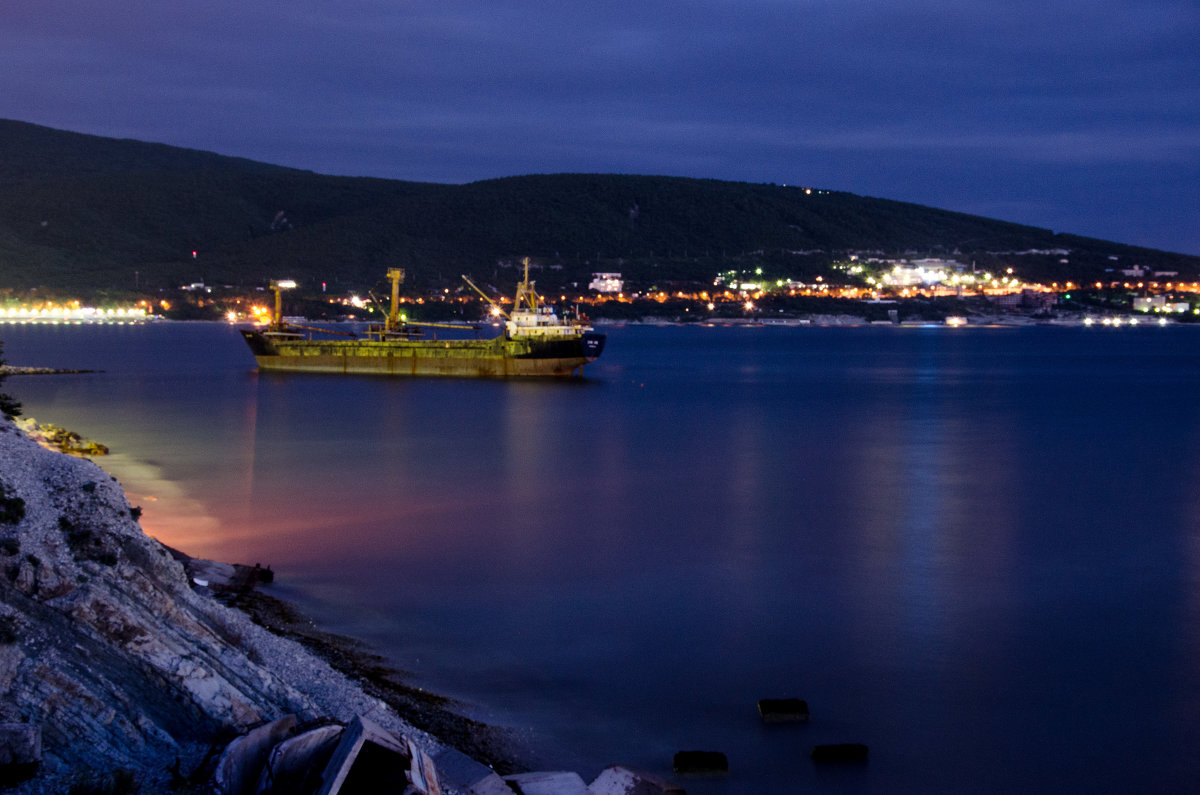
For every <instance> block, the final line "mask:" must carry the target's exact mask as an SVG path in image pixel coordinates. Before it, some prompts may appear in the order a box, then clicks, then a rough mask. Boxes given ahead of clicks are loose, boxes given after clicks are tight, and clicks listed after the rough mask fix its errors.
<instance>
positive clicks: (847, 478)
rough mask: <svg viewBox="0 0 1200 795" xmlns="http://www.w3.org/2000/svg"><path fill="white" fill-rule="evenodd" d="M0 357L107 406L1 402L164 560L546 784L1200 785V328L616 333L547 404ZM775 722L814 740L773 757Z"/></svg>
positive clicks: (229, 369)
mask: <svg viewBox="0 0 1200 795" xmlns="http://www.w3.org/2000/svg"><path fill="white" fill-rule="evenodd" d="M0 340H3V343H4V355H5V357H6V358H7V359H8V361H9V363H11V364H20V365H46V366H54V367H88V368H97V369H102V370H103V371H104V372H103V373H97V374H92V375H62V376H20V377H12V378H9V379H8V381H7V382H6V383H5V387H4V389H5V391H7V392H9V393H11V394H12V395H13V396H14V397H16V398H17V399H19V400H20V401H22V403H23V404H24V407H25V413H26V414H27V415H30V416H33V417H35V418H37V419H39V420H42V421H47V422H53V423H55V424H59V425H65V426H67V427H69V428H72V429H74V430H78V431H80V432H81V433H83V434H84V435H85V436H88V437H90V438H94V439H96V440H98V441H101V442H104V443H106V444H108V445H110V446H111V447H112V449H113V455H111V456H109V457H108V458H107V459H101V460H100V463H101V464H102V465H103V466H105V468H106V469H108V470H109V471H110V472H111V473H112V474H114V475H115V476H117V477H118V479H120V480H121V481H122V483H124V485H125V486H126V489H127V491H128V492H129V493H130V499H131V501H132V502H133V503H134V504H135V505H136V504H140V505H141V506H142V507H143V508H144V514H143V519H142V524H143V526H144V527H145V528H146V529H147V531H148V532H149V533H151V534H152V535H154V536H156V537H158V538H160V539H161V540H162V541H164V542H166V543H168V544H171V545H174V546H178V547H180V548H182V549H184V550H185V551H187V552H189V553H191V554H194V555H199V556H204V557H211V558H217V559H221V560H228V561H236V562H246V563H254V562H261V563H262V564H264V565H267V564H270V565H271V566H272V568H274V569H275V570H276V572H277V573H278V581H277V585H276V586H273V587H274V588H275V590H276V591H277V592H279V593H280V594H281V595H283V596H285V597H287V598H292V599H295V600H297V601H299V602H300V603H301V604H302V605H303V606H304V607H305V608H306V609H307V610H309V611H310V612H311V613H312V614H313V615H315V616H316V617H317V618H318V619H319V621H321V622H322V623H324V624H326V625H327V626H328V627H329V628H330V629H332V630H334V631H337V632H341V633H346V634H350V635H354V636H357V637H360V638H362V639H364V640H366V641H367V642H368V643H369V644H371V645H372V646H373V647H374V648H376V649H377V650H379V651H380V652H381V653H383V654H385V655H386V656H387V657H388V658H390V660H391V661H392V662H393V663H394V664H395V665H396V666H397V667H399V668H402V669H404V670H407V671H410V672H412V675H413V677H414V679H415V680H416V681H417V682H419V683H421V684H424V685H426V686H428V687H430V688H432V689H435V690H439V691H442V692H446V693H449V694H453V695H456V696H459V697H461V698H463V699H464V700H465V701H466V702H467V703H468V704H469V705H470V706H469V709H470V710H471V711H472V714H474V715H476V716H478V717H482V718H484V719H486V720H490V721H493V722H496V723H499V724H502V725H506V726H510V727H513V728H515V729H516V730H517V732H518V735H519V736H520V737H521V738H522V739H523V741H524V742H526V743H527V744H528V745H529V746H530V748H531V749H533V751H534V752H535V753H536V754H538V760H539V763H540V764H541V765H542V766H543V767H547V768H559V769H563V768H565V769H575V770H578V771H579V772H580V773H581V774H582V775H583V776H584V778H585V779H590V778H591V777H592V776H594V775H595V774H596V773H598V772H599V771H600V769H601V768H602V767H603V766H604V765H605V764H607V763H610V762H621V763H624V764H627V765H630V766H634V767H640V768H644V769H648V770H652V771H656V772H659V773H660V774H664V775H668V776H670V775H671V772H670V767H671V757H672V755H673V754H674V753H675V752H676V751H678V750H719V751H724V752H725V753H726V754H727V755H728V757H729V761H730V767H731V772H730V775H729V776H728V777H727V778H724V779H719V780H684V781H683V783H684V784H685V785H686V787H687V789H688V792H689V793H694V794H696V793H698V794H699V795H710V794H711V795H717V794H722V795H724V794H725V793H791V792H848V793H865V792H872V793H895V792H905V793H917V792H1014V791H1022V790H1025V791H1035V792H1064V791H1096V792H1118V791H1119V792H1128V791H1141V792H1185V791H1194V788H1195V786H1196V785H1197V782H1198V781H1200V755H1198V754H1197V750H1196V749H1197V748H1200V328H1149V327H1144V328H1136V329H1129V328H1125V329H1111V328H963V329H950V328H942V327H929V328H909V327H904V328H899V327H878V326H871V327H858V328H804V327H801V328H774V327H759V328H701V327H676V328H655V327H647V328H643V327H633V326H631V327H623V328H611V329H609V342H608V349H607V350H606V352H605V354H604V357H603V358H602V359H601V361H599V362H597V363H596V364H595V365H593V366H591V367H590V368H589V372H588V376H589V378H588V380H587V381H586V382H584V383H565V384H562V383H507V382H490V381H469V380H451V381H436V380H417V381H409V380H387V379H376V378H369V377H334V376H304V375H288V376H283V375H279V376H267V375H258V374H257V373H256V372H255V369H254V361H253V359H252V358H251V356H250V354H249V352H248V351H247V350H246V349H245V346H244V344H243V343H242V341H241V339H240V337H238V335H237V332H236V331H235V330H234V329H233V328H231V327H228V326H225V325H219V324H203V323H200V324H159V325H148V326H0ZM782 697H797V698H804V699H807V701H808V703H809V706H810V708H811V710H812V721H811V723H809V724H808V725H798V726H795V725H794V726H776V727H765V726H763V725H762V724H761V723H760V721H759V719H758V715H757V712H756V709H755V702H756V701H757V700H758V699H760V698H782ZM831 742H863V743H867V744H868V745H869V746H870V749H871V751H870V754H871V756H870V762H869V764H867V765H866V766H861V767H834V768H818V767H814V765H813V764H812V763H811V761H810V760H809V758H808V753H809V750H810V749H811V748H812V746H813V745H815V744H819V743H831Z"/></svg>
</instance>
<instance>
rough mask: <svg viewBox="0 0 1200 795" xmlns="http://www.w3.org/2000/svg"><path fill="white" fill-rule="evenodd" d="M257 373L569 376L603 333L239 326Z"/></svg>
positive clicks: (595, 350)
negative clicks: (297, 334)
mask: <svg viewBox="0 0 1200 795" xmlns="http://www.w3.org/2000/svg"><path fill="white" fill-rule="evenodd" d="M242 336H243V337H244V338H245V340H246V344H247V345H248V346H249V347H250V350H251V352H252V353H253V354H254V359H255V361H256V362H258V369H259V370H260V371H262V372H293V373H350V374H362V375H390V376H448V377H460V378H533V377H538V378H570V377H573V376H582V375H583V366H584V365H585V364H588V363H589V362H593V361H595V360H596V358H597V357H598V356H599V355H600V352H601V351H602V350H603V348H604V335H603V334H595V333H590V332H589V333H585V334H581V335H578V336H573V337H568V338H563V339H507V338H505V337H502V336H501V337H496V338H494V339H489V340H400V339H398V340H386V341H382V342H381V341H376V340H310V339H296V338H291V337H278V336H273V335H266V334H263V333H262V332H260V331H256V330H250V329H243V330H242Z"/></svg>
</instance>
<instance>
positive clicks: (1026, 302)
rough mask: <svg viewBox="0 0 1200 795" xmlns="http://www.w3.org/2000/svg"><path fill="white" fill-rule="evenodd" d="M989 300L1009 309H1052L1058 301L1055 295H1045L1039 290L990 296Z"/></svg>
mask: <svg viewBox="0 0 1200 795" xmlns="http://www.w3.org/2000/svg"><path fill="white" fill-rule="evenodd" d="M988 300H989V301H991V302H992V303H993V304H995V305H996V306H1001V307H1005V308H1008V309H1018V308H1019V309H1037V310H1046V309H1050V308H1051V307H1052V306H1054V304H1055V303H1056V302H1057V301H1058V296H1057V295H1055V294H1054V293H1043V292H1040V291H1038V290H1022V291H1021V292H1019V293H1006V294H1004V295H989V296H988Z"/></svg>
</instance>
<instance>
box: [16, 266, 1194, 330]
mask: <svg viewBox="0 0 1200 795" xmlns="http://www.w3.org/2000/svg"><path fill="white" fill-rule="evenodd" d="M795 253H797V254H803V253H805V252H795ZM1002 253H1004V254H1007V255H1009V261H1012V258H1014V257H1018V256H1021V255H1035V256H1037V257H1038V258H1039V259H1042V260H1044V259H1045V258H1047V257H1059V258H1061V260H1060V261H1061V262H1062V263H1064V264H1066V263H1067V262H1068V261H1069V260H1068V258H1069V256H1070V253H1071V252H1070V251H1069V250H1067V249H1056V250H1037V251H1028V252H1002ZM1110 259H1111V260H1113V266H1112V267H1111V268H1106V269H1105V277H1104V278H1103V279H1099V280H1096V281H1091V282H1087V283H1076V282H1072V281H1064V282H1050V283H1045V282H1038V281H1028V280H1026V279H1023V278H1022V276H1021V274H1020V272H1019V269H1018V268H1016V267H1012V266H1005V267H1003V268H1001V269H984V268H980V267H977V266H975V265H973V264H969V263H963V262H959V261H957V260H955V259H949V258H938V257H884V256H878V255H877V254H875V253H872V252H862V253H857V254H850V255H848V256H846V257H844V258H841V259H837V260H834V261H832V263H831V264H829V265H828V266H827V267H825V268H822V269H821V272H820V273H818V274H816V275H811V276H808V277H806V278H796V277H791V276H787V275H785V274H777V273H766V272H764V268H763V267H761V266H756V267H752V268H746V269H737V268H733V269H729V270H725V271H722V272H719V273H715V274H713V275H712V278H711V280H709V281H706V282H697V281H687V282H680V281H664V282H662V283H654V282H647V281H646V280H645V279H644V278H643V279H636V280H635V279H629V278H627V277H626V276H625V275H624V274H623V273H622V272H621V271H617V270H606V271H594V272H592V274H591V279H590V281H588V282H587V283H586V284H581V283H579V282H569V283H562V280H561V279H557V280H556V279H555V278H554V275H553V269H554V268H555V266H554V265H546V264H544V263H542V264H533V265H531V268H532V269H533V270H534V271H535V272H537V271H543V272H545V278H544V279H543V281H544V283H547V284H551V285H553V286H552V287H551V288H550V290H549V291H544V292H543V295H542V297H543V300H544V301H545V302H547V303H549V304H553V305H558V306H560V307H561V308H563V309H571V310H572V311H578V312H580V313H581V314H584V315H586V316H588V317H589V318H591V319H592V320H593V321H596V322H606V321H607V322H646V321H654V322H676V323H688V322H718V323H720V322H724V323H786V322H795V323H808V322H818V323H853V322H879V323H886V322H892V323H905V322H909V323H931V322H932V323H936V322H949V323H951V324H958V325H962V324H969V323H996V322H1001V323H1003V322H1038V321H1044V322H1052V321H1060V322H1106V323H1113V322H1116V323H1120V322H1132V323H1137V322H1140V321H1144V320H1147V319H1149V320H1154V321H1157V322H1160V323H1187V322H1200V282H1184V281H1179V280H1178V273H1176V272H1172V271H1157V270H1152V269H1150V268H1147V267H1143V266H1140V265H1137V264H1129V265H1123V264H1122V263H1121V262H1120V261H1119V260H1118V259H1117V258H1116V257H1111V258H1110ZM512 267H514V263H513V262H511V261H503V260H502V261H498V262H497V267H496V268H495V269H494V274H495V275H496V276H497V277H498V278H496V279H495V280H494V281H496V282H499V283H500V285H499V286H497V285H496V284H492V283H491V282H489V281H487V280H484V286H485V289H486V290H488V291H489V292H492V293H494V294H495V300H496V301H497V302H500V303H502V302H503V300H504V298H503V296H504V295H505V293H507V292H508V291H507V290H506V289H505V285H506V284H507V282H508V281H514V280H515V278H514V277H511V276H507V274H505V271H506V270H507V269H509V268H512ZM543 290H545V288H543ZM399 301H400V303H401V305H402V309H403V312H404V315H405V317H406V318H408V319H409V320H411V321H413V322H419V321H429V322H454V321H460V322H477V321H480V320H486V319H487V317H488V313H489V304H488V303H487V302H486V301H484V300H482V298H481V297H480V296H479V295H478V294H477V293H475V292H474V291H473V290H472V289H471V288H470V287H468V286H467V285H466V284H465V282H464V283H463V284H461V285H458V286H455V287H441V288H439V289H425V290H415V289H407V290H405V291H404V292H403V293H402V294H401V296H400V298H399ZM272 302H273V298H272V295H271V293H270V291H269V289H268V286H267V285H261V286H254V287H250V288H247V287H244V286H234V285H216V284H207V283H204V282H193V283H189V284H184V285H179V287H178V288H177V289H174V290H160V291H158V292H156V293H154V294H147V295H138V294H136V293H133V294H122V295H121V296H118V297H114V298H111V299H108V300H103V299H102V300H100V301H95V300H93V301H91V302H89V301H86V300H84V299H75V298H71V297H69V296H62V295H55V296H54V297H50V296H49V294H48V292H47V291H42V293H41V294H39V291H36V290H31V291H28V292H27V293H25V294H24V295H18V294H16V293H15V292H14V291H7V294H5V295H3V296H2V297H0V322H7V323H27V322H80V323H84V322H108V323H120V322H144V321H148V320H153V319H164V318H165V319H176V320H195V319H200V320H225V321H228V322H233V323H265V322H267V321H268V319H269V317H270V314H271V310H272ZM284 311H285V313H286V314H287V315H289V316H291V317H303V318H307V319H309V320H313V321H324V322H339V321H369V320H371V319H373V318H376V319H377V318H378V317H380V316H381V314H382V313H386V311H387V306H386V303H385V302H384V301H381V300H380V298H379V297H378V296H377V295H376V292H375V291H373V290H371V289H366V290H362V291H346V292H341V293H335V292H332V291H329V290H328V289H327V285H326V284H325V283H320V284H316V283H309V284H306V283H301V284H298V285H296V287H295V289H293V290H291V291H289V294H288V296H287V301H286V305H285V308H284Z"/></svg>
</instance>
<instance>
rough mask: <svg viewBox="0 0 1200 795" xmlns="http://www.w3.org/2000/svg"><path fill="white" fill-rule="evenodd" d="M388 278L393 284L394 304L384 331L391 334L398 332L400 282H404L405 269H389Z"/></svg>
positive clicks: (389, 311)
mask: <svg viewBox="0 0 1200 795" xmlns="http://www.w3.org/2000/svg"><path fill="white" fill-rule="evenodd" d="M387 277H388V279H389V280H391V282H392V303H391V306H390V308H389V309H388V316H387V321H386V323H385V324H384V327H383V330H384V333H385V334H390V333H392V332H393V331H395V330H396V325H397V322H396V321H398V320H399V319H400V282H402V281H404V269H403V268H388V272H387Z"/></svg>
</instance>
